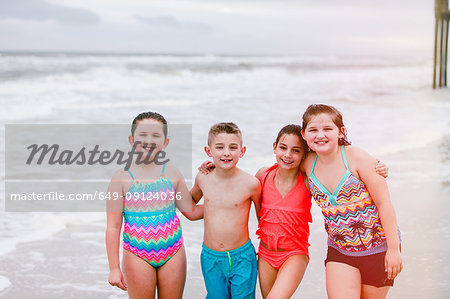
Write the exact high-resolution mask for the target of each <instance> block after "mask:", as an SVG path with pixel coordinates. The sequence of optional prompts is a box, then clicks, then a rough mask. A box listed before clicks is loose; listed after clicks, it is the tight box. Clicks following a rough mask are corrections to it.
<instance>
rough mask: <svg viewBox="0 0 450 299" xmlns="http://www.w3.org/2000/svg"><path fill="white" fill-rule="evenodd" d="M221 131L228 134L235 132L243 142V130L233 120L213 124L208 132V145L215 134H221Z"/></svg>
mask: <svg viewBox="0 0 450 299" xmlns="http://www.w3.org/2000/svg"><path fill="white" fill-rule="evenodd" d="M220 133H226V134H235V135H237V136H238V137H239V139H240V140H241V144H242V132H241V130H240V129H239V127H238V126H237V125H236V124H235V123H232V122H221V123H217V124H215V125H213V126H212V127H211V129H209V132H208V145H211V142H212V139H213V138H214V136H217V135H219V134H220Z"/></svg>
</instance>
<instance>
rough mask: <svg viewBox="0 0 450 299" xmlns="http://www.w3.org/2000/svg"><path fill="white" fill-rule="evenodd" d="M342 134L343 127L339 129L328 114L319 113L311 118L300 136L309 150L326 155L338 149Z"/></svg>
mask: <svg viewBox="0 0 450 299" xmlns="http://www.w3.org/2000/svg"><path fill="white" fill-rule="evenodd" d="M344 133H345V127H342V128H340V129H339V128H338V127H337V126H336V124H335V123H334V122H333V119H332V118H331V116H330V115H329V114H327V113H320V114H317V115H315V116H312V117H311V119H310V120H309V122H308V124H307V125H306V128H305V129H304V130H303V131H302V136H303V138H304V139H305V141H306V143H307V144H308V146H309V148H310V149H311V150H313V151H315V152H316V153H326V152H329V151H331V150H333V149H335V148H337V147H338V145H339V138H343V137H344Z"/></svg>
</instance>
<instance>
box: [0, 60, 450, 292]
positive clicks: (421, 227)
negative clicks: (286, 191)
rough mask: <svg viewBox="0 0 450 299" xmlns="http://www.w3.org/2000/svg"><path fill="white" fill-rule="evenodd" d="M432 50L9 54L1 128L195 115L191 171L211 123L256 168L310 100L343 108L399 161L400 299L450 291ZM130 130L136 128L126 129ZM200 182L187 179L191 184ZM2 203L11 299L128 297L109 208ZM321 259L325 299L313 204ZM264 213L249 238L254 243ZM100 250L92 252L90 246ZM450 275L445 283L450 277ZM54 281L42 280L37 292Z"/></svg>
mask: <svg viewBox="0 0 450 299" xmlns="http://www.w3.org/2000/svg"><path fill="white" fill-rule="evenodd" d="M431 79H432V62H431V60H430V59H427V58H421V57H417V58H399V57H391V58H379V57H378V58H377V57H338V56H289V57H285V56H279V57H267V56H264V57H261V56H213V55H205V56H170V55H159V56H156V55H125V54H124V55H112V54H61V53H46V54H42V53H1V54H0V106H1V107H2V108H1V110H0V120H1V122H2V124H127V123H130V122H131V121H132V119H133V118H134V117H135V116H136V115H137V114H139V113H140V112H143V111H157V112H159V113H161V114H162V115H164V116H165V117H166V119H167V120H168V121H169V123H172V124H192V128H193V131H192V138H193V146H192V161H193V162H192V164H193V165H192V169H193V170H192V175H195V173H196V167H197V166H198V165H199V164H200V163H201V162H202V161H204V160H205V159H206V155H205V154H204V152H203V147H204V145H205V143H206V136H207V132H208V129H209V127H210V126H211V125H212V124H214V123H216V122H220V121H233V122H235V123H237V124H238V125H239V126H240V128H241V129H242V131H243V137H244V143H245V145H246V146H247V153H246V154H245V156H244V158H243V159H242V160H241V161H240V162H239V166H240V167H241V168H242V169H244V170H246V171H248V172H250V173H254V172H256V171H257V170H258V169H259V168H260V167H262V166H267V165H270V164H271V163H273V161H274V158H273V154H272V150H271V144H272V142H273V140H274V138H275V136H276V134H277V132H278V130H279V129H280V128H281V127H282V126H283V125H285V124H288V123H300V121H301V116H302V114H303V112H304V110H305V109H306V107H307V106H308V105H309V104H311V103H327V104H331V105H334V106H335V107H337V108H338V109H339V110H340V111H341V112H342V113H343V115H344V122H345V124H346V126H347V128H348V131H349V138H350V140H351V141H352V142H353V144H354V145H356V146H360V147H362V148H364V149H366V150H367V151H368V152H369V153H370V154H372V155H374V156H376V157H378V158H380V159H381V160H382V161H384V162H385V163H387V164H388V166H389V167H390V174H389V178H388V183H389V187H390V191H391V198H392V201H393V203H394V206H395V208H396V212H397V217H398V223H399V226H400V229H401V231H402V235H403V241H402V242H403V243H402V250H403V259H404V271H403V272H402V273H401V274H400V276H399V277H398V278H397V280H396V285H395V287H394V288H392V290H391V291H390V294H391V297H392V298H445V297H446V296H447V293H448V291H450V284H449V283H448V282H447V281H446V280H445V277H449V276H450V267H449V264H450V263H449V262H448V261H447V260H446V257H447V256H448V255H449V253H450V250H449V249H448V248H449V247H448V245H449V244H450V233H449V232H448V228H449V227H450V220H449V219H450V217H448V216H447V213H446V210H447V209H445V207H446V206H447V201H448V194H449V191H450V190H449V189H450V167H449V166H450V129H449V128H450V123H449V122H450V117H449V115H450V92H449V90H448V89H441V90H433V89H431ZM0 130H1V134H0V139H1V141H2V142H1V144H2V146H1V148H0V155H1V156H0V157H1V159H0V169H1V171H2V173H1V184H0V191H1V192H0V203H1V204H2V206H3V204H4V201H5V198H4V197H5V196H4V190H5V174H4V167H5V165H4V164H5V161H4V156H5V146H4V143H5V127H4V126H2V127H1V128H0ZM124 138H127V136H124ZM189 183H190V181H188V184H189ZM3 211H4V208H3V207H2V212H0V297H1V298H28V297H29V294H31V293H32V294H33V297H35V298H61V294H62V292H65V293H64V294H67V291H69V293H70V294H72V295H70V296H69V295H64V296H63V297H67V298H71V297H74V298H75V297H77V296H78V297H79V296H83V297H86V298H124V297H126V295H125V294H124V293H122V292H120V291H118V290H114V289H112V288H111V287H110V286H109V285H108V284H107V275H108V267H107V261H106V253H105V249H104V238H103V232H104V228H105V215H104V214H103V213H9V212H3ZM313 216H314V222H313V224H312V225H311V242H310V243H311V249H310V250H311V262H310V265H309V267H308V270H307V272H306V275H305V278H304V280H303V282H302V284H301V285H300V287H299V289H298V290H297V292H296V294H295V295H294V298H310V297H311V296H315V297H317V298H326V291H325V283H324V281H325V277H324V267H323V258H324V255H325V235H324V232H323V230H324V229H323V224H322V219H321V217H322V216H321V213H320V211H319V210H318V209H317V208H316V207H314V208H313ZM183 225H184V231H183V233H184V235H185V240H186V249H187V254H188V280H187V284H186V292H185V295H186V296H185V297H186V298H201V297H202V296H204V294H205V293H204V286H203V284H202V277H201V272H200V268H199V261H198V260H199V254H200V248H201V238H202V222H196V223H189V222H188V221H187V220H185V219H183ZM255 229H256V221H255V217H251V223H250V233H251V235H252V239H253V240H254V241H255V242H254V244H255V245H256V244H257V243H256V240H255V238H254V232H255ZM87 253H89V254H87ZM443 278H444V279H443ZM40 285H42V286H43V288H39V290H38V289H37V288H36V287H37V286H40Z"/></svg>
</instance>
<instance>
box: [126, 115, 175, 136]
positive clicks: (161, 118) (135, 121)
mask: <svg viewBox="0 0 450 299" xmlns="http://www.w3.org/2000/svg"><path fill="white" fill-rule="evenodd" d="M144 119H154V120H157V121H159V122H160V123H162V124H163V132H164V137H165V138H167V121H166V119H165V118H164V116H162V115H161V114H159V113H157V112H142V113H141V114H139V115H138V116H136V117H135V118H134V119H133V122H132V124H131V136H133V137H134V131H136V127H137V125H138V121H140V120H144Z"/></svg>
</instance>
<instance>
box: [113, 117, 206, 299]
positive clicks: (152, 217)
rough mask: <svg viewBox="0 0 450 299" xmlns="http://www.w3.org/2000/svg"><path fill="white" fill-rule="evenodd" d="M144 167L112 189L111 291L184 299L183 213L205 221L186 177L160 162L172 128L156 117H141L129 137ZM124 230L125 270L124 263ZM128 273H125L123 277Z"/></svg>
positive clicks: (118, 177)
mask: <svg viewBox="0 0 450 299" xmlns="http://www.w3.org/2000/svg"><path fill="white" fill-rule="evenodd" d="M129 142H130V145H131V146H132V147H133V148H134V149H135V152H136V153H137V156H138V157H140V159H142V157H144V160H143V161H140V163H139V161H134V163H132V165H131V166H130V168H129V169H127V170H120V171H117V172H116V173H115V174H114V176H113V178H112V180H111V183H110V185H109V187H108V194H109V196H110V198H111V200H108V202H107V209H108V210H107V229H106V249H107V253H108V262H109V268H110V274H109V278H108V281H109V283H110V284H111V285H113V286H117V287H119V288H121V289H123V290H127V291H128V296H129V298H155V294H156V291H157V292H158V298H162V299H164V298H182V295H183V289H184V284H185V280H186V253H185V250H184V245H183V236H182V232H181V224H180V219H179V218H178V216H177V214H176V207H178V208H179V209H180V211H181V213H183V215H185V216H186V217H187V218H189V219H191V220H196V219H200V218H202V217H203V206H196V205H195V203H194V202H193V200H192V197H191V194H190V193H189V190H188V189H187V187H186V184H185V182H184V179H183V177H182V175H181V173H180V172H179V171H178V170H177V169H176V168H175V167H173V166H171V165H170V164H167V163H164V164H163V165H158V164H157V163H153V162H152V163H142V162H144V161H145V158H147V159H148V161H147V162H149V161H154V160H155V157H156V154H157V153H159V152H161V151H162V150H163V149H164V148H165V147H166V146H167V145H168V143H169V139H168V138H167V122H166V120H165V119H164V117H163V116H161V115H160V114H158V113H155V112H145V113H141V114H139V115H138V116H137V117H136V118H135V119H134V120H133V124H132V129H131V135H130V136H129ZM122 223H123V224H124V225H123V249H124V250H123V258H122V269H121V267H120V262H119V244H120V232H121V227H122ZM122 271H123V273H122Z"/></svg>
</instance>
